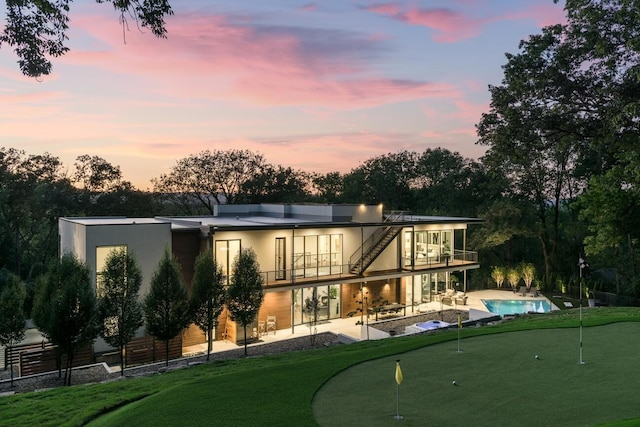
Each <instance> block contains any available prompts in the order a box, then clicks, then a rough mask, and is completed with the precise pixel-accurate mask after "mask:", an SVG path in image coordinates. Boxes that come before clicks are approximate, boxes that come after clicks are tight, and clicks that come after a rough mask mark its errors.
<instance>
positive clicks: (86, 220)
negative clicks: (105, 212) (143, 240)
mask: <svg viewBox="0 0 640 427" xmlns="http://www.w3.org/2000/svg"><path fill="white" fill-rule="evenodd" d="M61 219H62V220H64V221H68V222H73V223H76V224H81V225H133V224H168V223H169V222H170V221H166V220H161V219H158V218H127V217H124V216H117V217H116V216H90V217H64V218H61Z"/></svg>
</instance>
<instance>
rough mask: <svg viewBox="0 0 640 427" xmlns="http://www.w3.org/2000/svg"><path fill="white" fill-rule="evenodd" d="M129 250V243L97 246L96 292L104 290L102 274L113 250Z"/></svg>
mask: <svg viewBox="0 0 640 427" xmlns="http://www.w3.org/2000/svg"><path fill="white" fill-rule="evenodd" d="M120 250H124V251H126V250H127V245H115V246H97V247H96V292H97V293H98V295H99V294H100V291H101V290H102V275H103V273H104V269H105V268H106V266H107V258H109V255H110V254H111V252H114V251H120Z"/></svg>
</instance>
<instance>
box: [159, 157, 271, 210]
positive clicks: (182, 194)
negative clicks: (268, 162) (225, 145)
mask: <svg viewBox="0 0 640 427" xmlns="http://www.w3.org/2000/svg"><path fill="white" fill-rule="evenodd" d="M264 166H265V160H264V157H263V156H262V155H260V154H256V153H253V152H251V151H249V150H239V149H230V150H225V151H221V150H214V151H209V150H205V151H203V152H201V153H199V154H193V155H190V156H189V157H186V158H184V159H181V160H179V161H178V162H177V164H176V165H175V166H174V167H173V168H172V169H171V172H169V173H168V174H163V175H161V176H160V178H158V179H154V180H153V183H154V190H155V191H156V192H157V193H160V194H162V195H164V196H165V197H166V198H167V199H168V200H170V201H171V202H173V203H174V204H176V206H178V207H180V209H181V210H182V211H183V213H185V214H187V215H191V214H196V213H202V212H204V213H207V214H213V211H214V205H218V204H222V203H235V202H236V200H241V199H242V195H243V193H242V190H243V186H244V185H246V184H247V183H248V182H250V181H251V180H253V179H254V178H255V177H256V176H258V174H259V173H261V172H262V170H263V168H264Z"/></svg>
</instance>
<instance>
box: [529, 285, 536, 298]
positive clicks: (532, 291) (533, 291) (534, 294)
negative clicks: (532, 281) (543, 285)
mask: <svg viewBox="0 0 640 427" xmlns="http://www.w3.org/2000/svg"><path fill="white" fill-rule="evenodd" d="M527 295H529V296H532V297H537V296H538V289H537V288H536V287H535V286H531V287H530V288H529V290H528V291H527Z"/></svg>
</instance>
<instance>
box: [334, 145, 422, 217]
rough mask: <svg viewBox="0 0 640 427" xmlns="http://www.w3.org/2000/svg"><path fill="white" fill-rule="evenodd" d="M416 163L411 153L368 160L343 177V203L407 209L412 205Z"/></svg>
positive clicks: (400, 153)
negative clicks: (412, 186) (412, 187)
mask: <svg viewBox="0 0 640 427" xmlns="http://www.w3.org/2000/svg"><path fill="white" fill-rule="evenodd" d="M415 163H416V154H415V153H413V152H409V151H399V152H398V153H389V154H386V155H382V156H378V157H373V158H371V159H368V160H366V161H365V162H364V163H363V164H362V165H360V166H358V167H357V168H355V169H353V170H352V171H351V172H350V173H348V174H346V175H345V176H344V177H343V184H344V185H343V198H344V201H346V202H349V203H371V204H378V203H382V204H384V206H385V208H387V209H408V208H409V207H410V206H411V205H412V191H411V183H412V182H413V180H414V178H415Z"/></svg>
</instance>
